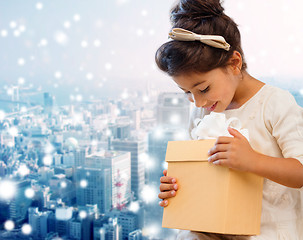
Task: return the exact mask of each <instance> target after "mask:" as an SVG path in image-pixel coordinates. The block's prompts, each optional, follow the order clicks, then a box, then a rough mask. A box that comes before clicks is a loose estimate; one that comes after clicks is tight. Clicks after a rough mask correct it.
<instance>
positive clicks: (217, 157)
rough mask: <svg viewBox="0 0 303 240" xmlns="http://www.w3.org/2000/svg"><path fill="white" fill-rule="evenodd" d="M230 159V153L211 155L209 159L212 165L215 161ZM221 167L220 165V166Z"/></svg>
mask: <svg viewBox="0 0 303 240" xmlns="http://www.w3.org/2000/svg"><path fill="white" fill-rule="evenodd" d="M227 158H228V153H227V152H217V153H215V154H213V155H211V156H210V157H209V158H208V161H209V162H211V163H214V162H215V161H218V160H226V159H227ZM217 164H218V163H217ZM218 165H219V164H218Z"/></svg>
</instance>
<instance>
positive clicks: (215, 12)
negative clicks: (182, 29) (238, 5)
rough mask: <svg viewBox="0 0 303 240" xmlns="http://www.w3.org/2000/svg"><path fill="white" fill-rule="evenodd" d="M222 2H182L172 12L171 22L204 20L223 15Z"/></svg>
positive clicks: (218, 0)
mask: <svg viewBox="0 0 303 240" xmlns="http://www.w3.org/2000/svg"><path fill="white" fill-rule="evenodd" d="M223 12H224V8H223V7H222V6H221V3H220V0H180V2H179V3H177V5H176V6H175V7H174V8H173V9H172V11H171V21H172V22H176V21H178V20H179V19H180V18H184V17H185V18H191V19H204V18H211V17H216V16H220V15H222V14H223Z"/></svg>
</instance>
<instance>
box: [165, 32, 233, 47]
mask: <svg viewBox="0 0 303 240" xmlns="http://www.w3.org/2000/svg"><path fill="white" fill-rule="evenodd" d="M169 37H170V38H172V39H174V40H178V41H200V42H202V43H204V44H207V45H209V46H212V47H215V48H222V49H224V50H226V51H229V49H230V45H229V44H228V43H227V42H226V41H225V39H224V37H222V36H218V35H200V34H196V33H194V32H191V31H188V30H185V29H183V28H173V29H172V30H171V32H170V33H169Z"/></svg>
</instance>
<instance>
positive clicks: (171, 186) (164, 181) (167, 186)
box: [158, 170, 178, 207]
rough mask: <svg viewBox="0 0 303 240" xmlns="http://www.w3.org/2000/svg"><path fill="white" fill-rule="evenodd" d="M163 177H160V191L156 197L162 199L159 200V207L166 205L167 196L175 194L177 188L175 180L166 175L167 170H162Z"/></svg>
mask: <svg viewBox="0 0 303 240" xmlns="http://www.w3.org/2000/svg"><path fill="white" fill-rule="evenodd" d="M163 175H164V176H163V177H161V178H160V182H161V184H160V193H159V195H158V197H159V198H160V199H162V200H163V201H160V202H159V205H160V206H161V207H166V206H168V200H167V199H168V198H171V197H174V196H176V191H177V190H178V185H177V184H176V182H177V180H176V179H175V178H173V177H168V176H167V170H164V171H163Z"/></svg>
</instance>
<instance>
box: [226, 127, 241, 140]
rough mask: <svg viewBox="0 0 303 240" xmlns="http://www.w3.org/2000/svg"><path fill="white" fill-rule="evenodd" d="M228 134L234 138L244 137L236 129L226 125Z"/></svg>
mask: <svg viewBox="0 0 303 240" xmlns="http://www.w3.org/2000/svg"><path fill="white" fill-rule="evenodd" d="M227 130H228V132H229V134H230V135H232V136H233V137H235V138H245V137H244V136H243V135H242V134H241V133H240V132H239V131H238V130H237V129H235V128H232V127H228V128H227Z"/></svg>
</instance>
